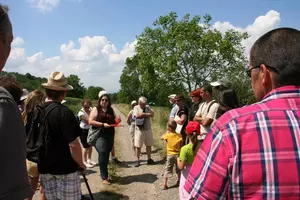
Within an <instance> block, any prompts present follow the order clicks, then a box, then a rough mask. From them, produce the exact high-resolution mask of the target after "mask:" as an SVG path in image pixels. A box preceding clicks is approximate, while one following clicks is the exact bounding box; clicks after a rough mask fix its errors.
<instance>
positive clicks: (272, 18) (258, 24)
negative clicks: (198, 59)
mask: <svg viewBox="0 0 300 200" xmlns="http://www.w3.org/2000/svg"><path fill="white" fill-rule="evenodd" d="M279 24H280V13H279V12H277V11H274V10H270V11H269V12H268V13H267V14H265V15H262V16H259V17H257V18H256V19H255V21H254V22H253V24H251V25H248V26H247V27H246V28H241V27H236V26H234V25H232V24H231V23H230V22H220V21H218V22H216V23H215V24H214V25H213V28H215V29H217V30H219V31H221V32H222V33H224V32H226V31H227V30H229V29H233V30H236V31H240V32H247V33H248V34H249V38H248V39H246V40H244V41H243V42H242V43H243V45H244V46H245V55H246V56H249V52H250V49H251V47H252V45H253V43H254V42H255V41H256V40H257V39H258V38H259V37H260V36H262V35H263V34H265V33H267V32H268V31H270V30H272V29H274V28H277V27H278V26H279Z"/></svg>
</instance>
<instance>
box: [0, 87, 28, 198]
mask: <svg viewBox="0 0 300 200" xmlns="http://www.w3.org/2000/svg"><path fill="white" fill-rule="evenodd" d="M25 137H26V134H25V128H24V123H23V120H22V118H21V113H20V110H19V109H18V107H17V105H16V103H15V101H14V100H13V97H12V96H11V95H10V94H9V93H8V92H7V91H6V90H5V89H4V88H2V87H0V160H1V164H0V199H1V200H12V199H13V200H21V199H22V200H23V199H27V198H28V197H30V196H31V195H32V194H33V191H32V189H31V186H30V184H29V180H28V174H27V169H26V138H25Z"/></svg>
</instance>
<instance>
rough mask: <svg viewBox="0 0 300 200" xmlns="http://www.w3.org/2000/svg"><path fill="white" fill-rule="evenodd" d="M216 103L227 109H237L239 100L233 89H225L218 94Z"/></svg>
mask: <svg viewBox="0 0 300 200" xmlns="http://www.w3.org/2000/svg"><path fill="white" fill-rule="evenodd" d="M218 102H219V104H220V105H221V106H224V107H226V108H229V109H234V108H238V107H239V99H238V97H237V94H236V92H235V90H234V89H225V90H222V91H220V92H219V97H218Z"/></svg>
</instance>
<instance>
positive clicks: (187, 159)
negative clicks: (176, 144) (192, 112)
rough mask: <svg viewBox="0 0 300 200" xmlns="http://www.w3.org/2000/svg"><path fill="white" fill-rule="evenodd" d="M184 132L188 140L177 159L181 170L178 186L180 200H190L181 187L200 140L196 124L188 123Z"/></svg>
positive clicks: (198, 127)
mask: <svg viewBox="0 0 300 200" xmlns="http://www.w3.org/2000/svg"><path fill="white" fill-rule="evenodd" d="M185 131H186V134H187V136H188V138H189V143H188V144H186V145H184V146H183V147H182V148H181V150H180V155H179V158H178V159H177V165H178V168H179V169H180V170H181V176H180V185H179V197H180V200H189V199H191V196H190V194H189V193H187V192H186V191H185V189H184V188H183V186H184V184H185V181H186V179H187V177H188V174H189V171H190V167H191V165H192V163H193V161H194V158H195V156H196V154H197V152H198V149H199V147H200V144H201V140H199V139H200V138H199V136H200V124H199V123H198V122H195V121H189V123H188V125H187V126H186V128H185Z"/></svg>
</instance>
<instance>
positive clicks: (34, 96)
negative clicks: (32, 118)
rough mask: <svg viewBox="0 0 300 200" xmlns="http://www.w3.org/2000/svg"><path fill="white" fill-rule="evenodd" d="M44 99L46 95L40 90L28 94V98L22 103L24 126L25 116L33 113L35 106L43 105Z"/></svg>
mask: <svg viewBox="0 0 300 200" xmlns="http://www.w3.org/2000/svg"><path fill="white" fill-rule="evenodd" d="M45 99H46V95H45V93H44V92H42V91H41V90H34V91H32V92H30V93H29V94H28V97H27V99H26V100H25V102H24V111H23V113H22V117H23V121H24V123H25V124H26V123H27V114H28V113H30V112H33V111H34V109H35V107H36V106H37V105H41V104H42V103H44V102H45Z"/></svg>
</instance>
